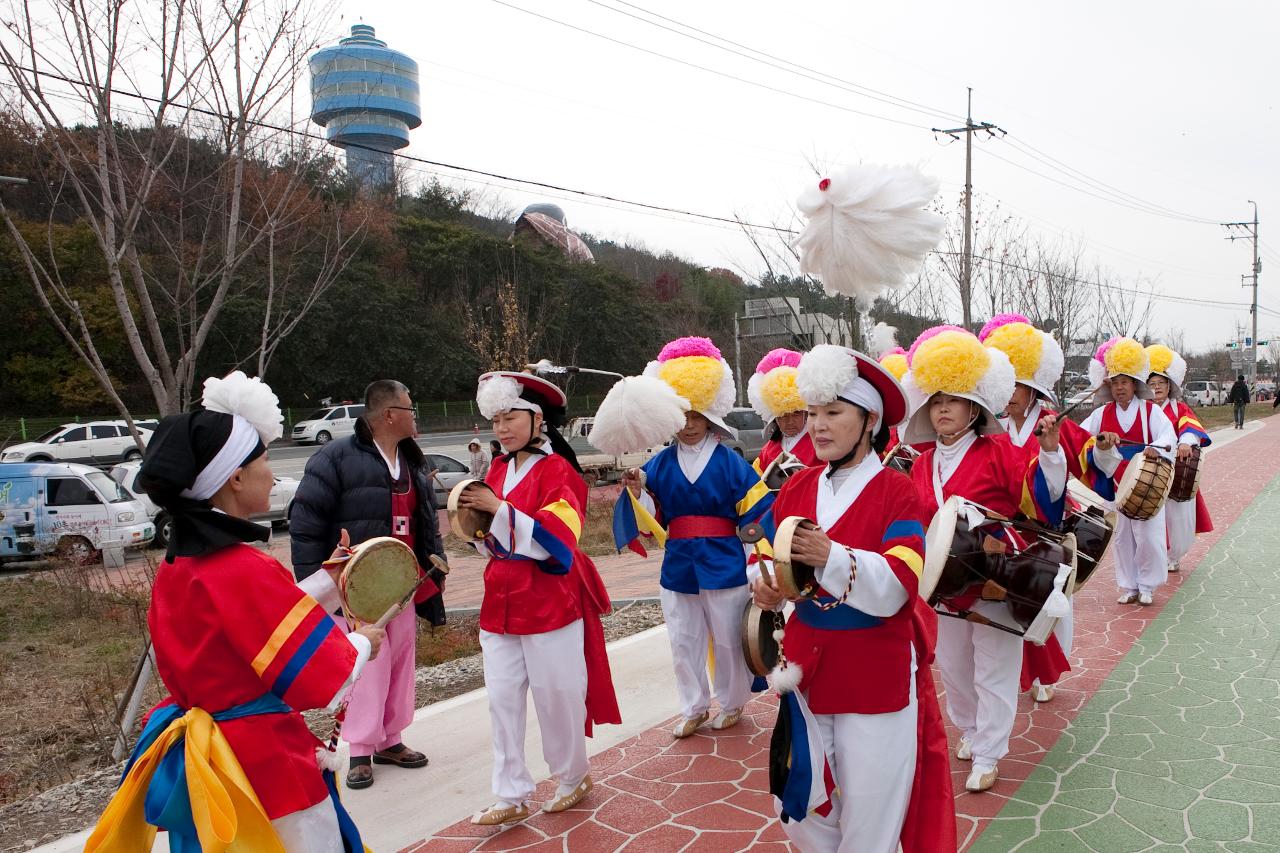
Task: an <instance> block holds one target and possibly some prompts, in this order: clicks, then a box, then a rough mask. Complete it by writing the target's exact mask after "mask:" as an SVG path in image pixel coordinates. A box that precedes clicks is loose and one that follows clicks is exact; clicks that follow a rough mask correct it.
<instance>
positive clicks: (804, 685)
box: [773, 467, 956, 853]
mask: <svg viewBox="0 0 1280 853" xmlns="http://www.w3.org/2000/svg"><path fill="white" fill-rule="evenodd" d="M825 473H826V469H825V468H822V467H815V468H808V469H806V470H804V471H801V472H800V473H798V474H796V475H794V476H793V477H791V478H790V479H789V480H787V482H786V484H785V485H784V486H783V487H782V490H781V491H780V492H779V493H778V499H777V502H776V503H775V504H774V509H773V511H774V517H775V518H776V519H777V520H779V521H780V520H781V519H783V518H786V517H787V516H791V515H799V516H803V517H804V518H809V519H813V518H816V517H817V490H818V483H819V478H821V477H822V476H823V475H824V474H825ZM826 533H827V535H828V536H829V537H830V538H831V539H832V541H834V542H838V543H840V544H841V545H846V546H848V547H850V548H856V549H859V550H863V551H874V552H876V553H878V554H882V555H883V556H884V558H885V560H886V561H887V562H888V563H889V567H890V569H891V570H892V571H893V574H894V576H895V577H896V578H897V579H898V580H899V582H901V584H902V586H903V588H904V589H905V590H906V592H907V596H908V597H907V604H905V605H903V607H902V609H901V610H899V611H898V612H897V613H896V614H894V615H893V616H890V617H888V618H887V619H880V618H878V617H872V616H868V615H867V614H863V613H862V612H861V611H859V610H856V609H854V608H852V607H849V606H847V605H842V606H840V607H836V608H834V609H833V610H831V611H827V614H832V616H831V617H830V618H831V619H833V620H834V623H833V626H832V627H828V628H823V627H815V626H814V625H811V624H808V622H809V621H821V620H822V619H823V617H821V616H819V617H817V618H811V619H806V618H805V617H804V616H803V615H802V614H801V613H800V612H799V609H798V608H797V611H796V612H793V613H792V615H791V617H790V618H789V619H788V620H787V627H786V634H785V639H784V646H785V652H786V655H787V659H788V660H790V661H792V662H794V663H797V664H799V665H800V666H801V667H802V672H803V680H802V682H801V684H800V687H799V689H800V690H801V691H802V692H804V694H805V697H806V699H807V701H808V704H809V708H810V710H812V711H813V713H815V714H844V713H857V714H875V713H888V712H893V711H900V710H902V709H903V708H905V707H906V706H907V704H908V701H909V698H910V697H909V694H908V691H909V689H910V685H911V652H912V649H913V648H914V650H915V657H916V672H915V677H916V684H915V689H916V706H917V708H918V709H919V716H918V718H917V728H916V737H917V751H916V772H915V778H914V781H913V782H912V787H911V800H910V803H909V805H908V807H907V816H906V820H905V822H904V823H903V827H902V839H901V840H902V849H903V850H904V851H905V853H936V851H939V850H954V849H956V822H955V804H954V803H955V801H954V799H953V797H952V792H951V774H950V757H949V755H948V754H947V737H946V732H945V730H944V728H943V724H942V712H941V711H940V709H939V707H938V695H937V691H936V690H935V689H934V685H933V675H932V672H931V671H930V664H931V663H932V661H933V653H934V646H935V644H936V641H937V636H938V617H937V616H936V615H935V614H934V613H933V611H932V610H931V609H930V608H929V606H928V605H927V604H925V602H924V601H923V600H922V599H921V598H920V596H919V582H920V571H921V570H922V568H923V557H924V521H923V518H922V516H921V512H920V504H919V501H918V500H917V499H916V496H915V494H914V493H913V491H912V488H911V483H910V481H909V480H908V479H907V477H906V476H905V475H903V474H900V473H898V472H897V471H892V470H889V469H884V470H882V471H880V472H879V473H878V474H876V476H875V477H874V478H873V479H872V480H871V482H869V483H868V484H867V485H866V487H865V489H864V490H863V492H862V494H860V495H859V496H858V498H857V500H855V501H854V503H853V506H851V507H850V508H849V510H848V511H846V512H845V514H844V515H843V516H841V518H840V520H839V522H837V523H836V525H835V526H834V527H833V528H832V529H830V530H827V531H826ZM854 583H855V584H856V583H857V580H856V579H855V580H854ZM823 599H824V600H827V601H830V600H833V599H832V598H831V596H827V595H824V596H823ZM800 606H801V607H805V606H808V607H810V608H811V610H813V611H817V609H818V608H817V607H816V606H813V605H812V604H811V603H802V604H801V605H800ZM846 611H847V612H846ZM841 617H846V618H845V619H842V618H841ZM841 624H844V625H845V627H839V626H840V625H841ZM848 626H856V627H848Z"/></svg>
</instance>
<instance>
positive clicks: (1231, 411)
mask: <svg viewBox="0 0 1280 853" xmlns="http://www.w3.org/2000/svg"><path fill="white" fill-rule="evenodd" d="M1275 413H1276V410H1275V409H1273V408H1271V403H1270V402H1267V403H1250V404H1249V405H1248V406H1246V407H1245V410H1244V419H1245V420H1246V421H1253V420H1257V419H1259V418H1269V417H1271V416H1272V415H1273V414H1275ZM1196 415H1197V416H1198V417H1199V418H1200V423H1202V424H1204V428H1205V429H1214V428H1216V427H1224V426H1225V427H1229V426H1231V424H1232V423H1234V420H1233V419H1234V418H1235V406H1203V407H1201V408H1199V409H1196Z"/></svg>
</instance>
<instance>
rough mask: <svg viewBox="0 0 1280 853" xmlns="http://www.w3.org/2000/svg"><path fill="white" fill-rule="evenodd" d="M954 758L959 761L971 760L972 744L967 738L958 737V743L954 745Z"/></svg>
mask: <svg viewBox="0 0 1280 853" xmlns="http://www.w3.org/2000/svg"><path fill="white" fill-rule="evenodd" d="M956 758H958V759H960V760H961V761H972V760H973V744H971V743H969V739H968V738H963V737H962V738H960V743H959V744H957V745H956Z"/></svg>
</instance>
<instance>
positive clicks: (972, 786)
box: [964, 764, 1000, 794]
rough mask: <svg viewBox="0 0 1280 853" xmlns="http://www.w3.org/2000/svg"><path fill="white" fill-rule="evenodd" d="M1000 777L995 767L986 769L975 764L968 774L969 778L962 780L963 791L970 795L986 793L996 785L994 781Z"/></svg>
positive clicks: (998, 770)
mask: <svg viewBox="0 0 1280 853" xmlns="http://www.w3.org/2000/svg"><path fill="white" fill-rule="evenodd" d="M999 776H1000V768H999V767H998V766H996V765H992V766H990V767H987V766H986V765H983V764H975V765H974V766H973V770H972V771H970V773H969V778H968V779H965V780H964V789H965V790H966V791H970V792H972V793H975V794H976V793H978V792H979V791H986V790H988V789H989V788H990V787H991V786H992V785H994V784H995V783H996V779H997V778H998V777H999Z"/></svg>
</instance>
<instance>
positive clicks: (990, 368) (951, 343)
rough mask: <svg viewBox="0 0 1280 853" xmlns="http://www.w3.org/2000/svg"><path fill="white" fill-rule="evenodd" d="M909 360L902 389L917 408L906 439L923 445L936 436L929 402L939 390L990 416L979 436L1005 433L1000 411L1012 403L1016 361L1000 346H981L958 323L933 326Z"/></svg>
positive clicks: (904, 439)
mask: <svg viewBox="0 0 1280 853" xmlns="http://www.w3.org/2000/svg"><path fill="white" fill-rule="evenodd" d="M907 363H908V364H909V365H910V369H908V371H907V374H906V376H904V377H903V379H902V387H903V389H904V390H905V391H906V393H907V399H909V400H911V401H912V404H913V405H914V406H915V411H913V412H912V414H911V417H910V419H908V421H907V426H906V429H905V430H904V431H903V433H902V440H903V442H905V443H907V444H922V443H925V442H929V441H933V440H934V439H936V438H937V437H938V433H937V431H936V430H934V428H933V423H932V421H930V419H929V400H930V399H932V398H933V396H934V395H935V394H947V395H949V396H952V397H960V398H963V399H965V400H972V401H973V402H975V403H977V404H978V405H979V406H980V407H981V408H982V411H983V412H984V413H985V414H986V418H985V419H984V423H983V425H982V426H981V427H980V428H979V430H978V432H979V434H982V435H990V434H993V433H1000V432H1004V427H1003V426H1002V425H1001V423H1000V421H999V420H998V419H997V418H996V414H997V413H999V412H1003V411H1004V408H1005V406H1007V405H1009V398H1010V397H1012V396H1013V386H1014V381H1015V380H1014V371H1013V365H1012V364H1011V363H1010V362H1009V357H1008V356H1007V355H1005V353H1004V352H1003V351H1002V350H999V349H996V348H995V347H985V346H983V345H982V341H980V340H978V338H977V336H976V335H974V334H973V333H972V332H968V331H965V330H964V329H961V328H959V327H957V326H935V327H934V328H932V329H927V330H925V331H924V332H922V333H921V335H920V337H918V338H916V342H915V343H914V344H912V345H911V349H910V350H909V351H908V353H907Z"/></svg>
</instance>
